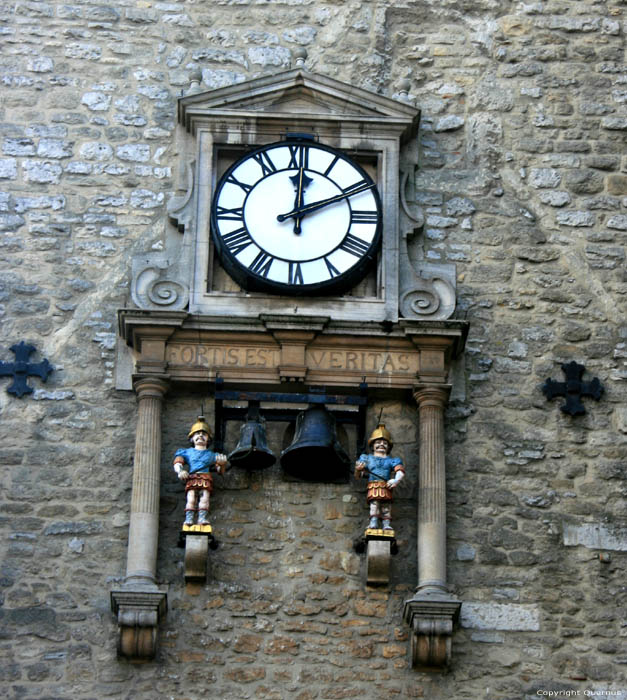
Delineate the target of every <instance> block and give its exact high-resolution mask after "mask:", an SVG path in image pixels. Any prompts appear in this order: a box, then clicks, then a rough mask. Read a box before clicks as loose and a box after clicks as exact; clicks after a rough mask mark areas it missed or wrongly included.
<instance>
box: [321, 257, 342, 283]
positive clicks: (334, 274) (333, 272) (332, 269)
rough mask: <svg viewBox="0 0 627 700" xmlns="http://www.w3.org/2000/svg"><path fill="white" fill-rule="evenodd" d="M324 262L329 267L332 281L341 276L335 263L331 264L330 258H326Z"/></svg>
mask: <svg viewBox="0 0 627 700" xmlns="http://www.w3.org/2000/svg"><path fill="white" fill-rule="evenodd" d="M324 262H325V264H326V266H327V270H328V271H329V275H330V276H331V279H333V277H337V276H338V275H339V274H340V271H339V270H338V269H337V267H335V266H334V265H333V263H331V262H329V259H328V258H325V259H324Z"/></svg>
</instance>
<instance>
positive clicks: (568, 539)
mask: <svg viewBox="0 0 627 700" xmlns="http://www.w3.org/2000/svg"><path fill="white" fill-rule="evenodd" d="M563 536H564V540H563V541H564V545H565V546H566V547H576V546H577V545H583V546H584V547H587V548H588V549H611V550H613V551H615V552H627V529H626V528H612V527H611V526H605V525H601V524H600V523H584V524H582V525H568V524H565V525H564V534H563Z"/></svg>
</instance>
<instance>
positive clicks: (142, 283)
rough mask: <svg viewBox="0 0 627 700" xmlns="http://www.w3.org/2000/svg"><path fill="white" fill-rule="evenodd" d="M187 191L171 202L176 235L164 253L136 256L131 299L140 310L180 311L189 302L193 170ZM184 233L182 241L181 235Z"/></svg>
mask: <svg viewBox="0 0 627 700" xmlns="http://www.w3.org/2000/svg"><path fill="white" fill-rule="evenodd" d="M186 171H187V189H186V192H185V194H183V195H182V196H175V197H172V199H171V200H170V201H169V203H168V217H169V219H170V221H171V222H172V224H174V226H176V229H177V232H174V234H173V235H172V234H170V235H169V236H168V235H166V246H165V250H163V251H159V252H150V253H142V254H140V255H136V256H134V257H133V260H132V263H131V266H132V283H131V296H132V299H133V302H134V303H135V304H136V305H137V306H138V307H139V308H140V309H163V310H174V311H179V310H182V309H185V308H186V307H187V305H188V303H189V289H190V274H191V273H190V271H191V270H192V267H193V266H192V237H193V228H194V224H193V222H194V210H193V202H194V197H193V193H194V168H193V163H191V164H188V165H187V168H186ZM179 232H180V233H182V234H183V237H182V238H181V236H180V233H179Z"/></svg>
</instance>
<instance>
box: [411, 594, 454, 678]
mask: <svg viewBox="0 0 627 700" xmlns="http://www.w3.org/2000/svg"><path fill="white" fill-rule="evenodd" d="M461 607H462V604H461V602H460V601H458V600H454V599H452V598H445V597H444V596H429V597H428V598H427V597H424V598H421V597H415V598H412V599H411V600H407V601H405V607H404V610H403V619H404V620H405V622H406V623H407V624H408V625H409V628H410V634H411V660H412V666H413V667H414V668H415V669H416V670H418V671H440V672H441V671H446V670H447V668H448V667H449V665H450V663H451V647H452V638H453V630H454V629H455V627H456V625H457V624H458V621H459V613H460V610H461Z"/></svg>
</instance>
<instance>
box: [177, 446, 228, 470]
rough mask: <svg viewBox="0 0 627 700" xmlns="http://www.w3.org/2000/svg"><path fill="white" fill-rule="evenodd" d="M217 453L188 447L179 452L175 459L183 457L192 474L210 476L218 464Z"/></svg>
mask: <svg viewBox="0 0 627 700" xmlns="http://www.w3.org/2000/svg"><path fill="white" fill-rule="evenodd" d="M216 454H217V453H216V452H213V451H212V450H197V449H196V448H195V447H186V448H183V449H180V450H177V451H176V453H175V455H174V457H175V458H176V457H182V458H183V459H184V460H185V463H186V464H187V466H188V467H189V470H188V471H189V473H190V474H208V473H209V472H210V471H215V469H211V467H213V466H214V465H215V463H216Z"/></svg>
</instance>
